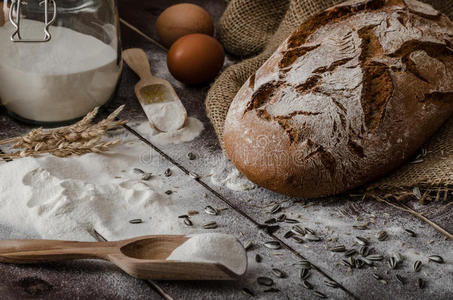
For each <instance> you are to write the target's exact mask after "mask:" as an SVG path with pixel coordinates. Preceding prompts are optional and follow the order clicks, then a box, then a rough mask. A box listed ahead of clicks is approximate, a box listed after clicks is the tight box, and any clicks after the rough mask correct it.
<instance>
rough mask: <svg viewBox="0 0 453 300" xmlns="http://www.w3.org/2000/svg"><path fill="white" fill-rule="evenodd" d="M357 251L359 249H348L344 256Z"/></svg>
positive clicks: (351, 254)
mask: <svg viewBox="0 0 453 300" xmlns="http://www.w3.org/2000/svg"><path fill="white" fill-rule="evenodd" d="M356 253H357V250H355V249H349V250H348V251H346V252H345V253H344V256H346V257H349V256H353V255H354V254H356Z"/></svg>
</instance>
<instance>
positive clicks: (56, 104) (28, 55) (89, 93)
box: [0, 20, 121, 122]
mask: <svg viewBox="0 0 453 300" xmlns="http://www.w3.org/2000/svg"><path fill="white" fill-rule="evenodd" d="M43 28H44V26H43V23H41V22H38V21H33V20H22V21H21V32H22V35H23V38H35V39H36V38H38V39H39V38H42V36H43ZM13 31H14V28H13V26H12V25H11V24H10V23H6V24H5V25H4V26H2V27H0V99H1V100H2V103H3V104H4V105H5V106H6V107H7V109H8V110H9V111H11V112H13V113H15V114H17V115H18V116H20V117H22V118H25V119H28V120H33V121H39V122H59V121H68V120H72V119H76V118H79V117H82V116H83V115H85V114H87V113H88V112H90V111H91V110H92V109H93V108H94V107H95V106H100V105H103V104H104V103H105V102H107V101H108V99H109V98H110V97H111V96H112V94H113V92H114V90H115V86H116V83H117V80H118V78H119V75H120V72H121V70H120V67H119V66H118V64H117V56H118V55H117V52H116V49H115V44H117V42H116V41H114V42H113V43H112V45H107V44H105V43H103V42H102V41H100V40H98V39H96V38H94V37H92V36H90V35H86V34H82V33H79V32H76V31H74V30H71V29H69V28H66V27H51V28H50V31H51V34H52V39H51V41H50V42H47V43H13V42H11V41H10V37H11V33H12V32H13Z"/></svg>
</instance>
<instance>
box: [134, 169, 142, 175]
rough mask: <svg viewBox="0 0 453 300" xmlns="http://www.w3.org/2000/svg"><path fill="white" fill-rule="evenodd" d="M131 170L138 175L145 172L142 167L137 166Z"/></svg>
mask: <svg viewBox="0 0 453 300" xmlns="http://www.w3.org/2000/svg"><path fill="white" fill-rule="evenodd" d="M133 171H134V173H135V174H138V175H142V174H145V171H143V170H142V169H139V168H134V169H133Z"/></svg>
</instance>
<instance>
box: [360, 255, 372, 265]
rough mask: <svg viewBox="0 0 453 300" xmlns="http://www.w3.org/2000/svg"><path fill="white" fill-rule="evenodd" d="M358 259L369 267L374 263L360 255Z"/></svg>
mask: <svg viewBox="0 0 453 300" xmlns="http://www.w3.org/2000/svg"><path fill="white" fill-rule="evenodd" d="M360 260H361V261H363V262H364V263H366V264H367V265H368V266H370V267H372V266H373V265H374V263H373V262H372V261H371V260H369V259H366V258H365V257H362V258H361V259H360Z"/></svg>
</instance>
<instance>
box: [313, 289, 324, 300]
mask: <svg viewBox="0 0 453 300" xmlns="http://www.w3.org/2000/svg"><path fill="white" fill-rule="evenodd" d="M313 295H315V296H317V297H319V298H324V299H325V298H327V296H326V295H324V294H323V293H321V292H318V291H314V292H313Z"/></svg>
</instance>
